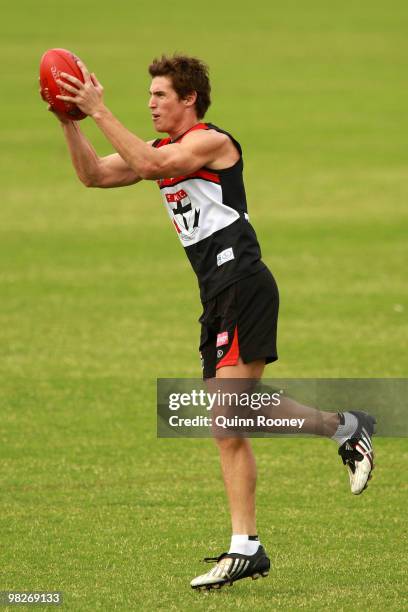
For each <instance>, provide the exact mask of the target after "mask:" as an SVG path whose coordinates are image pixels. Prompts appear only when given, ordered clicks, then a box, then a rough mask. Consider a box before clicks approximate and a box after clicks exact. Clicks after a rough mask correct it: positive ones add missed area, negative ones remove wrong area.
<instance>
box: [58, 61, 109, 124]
mask: <svg viewBox="0 0 408 612" xmlns="http://www.w3.org/2000/svg"><path fill="white" fill-rule="evenodd" d="M78 66H79V68H80V70H81V72H82V74H83V77H84V83H82V82H81V81H80V80H79V79H77V78H76V77H74V76H72V75H71V74H67V73H66V72H61V74H60V77H62V78H63V79H64V80H62V79H61V78H59V79H57V83H58V85H61V87H63V88H64V89H65V90H66V91H69V92H70V93H72V94H73V95H72V96H57V98H59V99H60V100H64V101H65V102H72V103H74V104H76V105H77V106H78V107H79V108H80V109H81V111H82V112H83V113H86V114H87V115H89V116H90V117H92V115H93V114H94V113H96V112H97V111H98V110H100V109H101V108H103V106H104V104H103V87H102V85H101V84H100V82H99V81H98V79H97V78H96V76H95V74H94V73H93V72H92V73H90V72H89V71H88V68H87V67H86V66H85V64H83V63H82V62H81V61H78Z"/></svg>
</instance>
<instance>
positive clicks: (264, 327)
mask: <svg viewBox="0 0 408 612" xmlns="http://www.w3.org/2000/svg"><path fill="white" fill-rule="evenodd" d="M278 310H279V293H278V287H277V285H276V282H275V279H274V278H273V276H272V274H271V273H270V271H269V270H268V268H266V267H265V269H264V270H261V271H260V272H256V274H253V275H252V276H247V277H246V278H244V279H242V280H239V281H238V282H236V283H234V284H233V285H230V286H229V287H227V288H226V289H224V291H222V292H221V293H219V294H218V295H217V296H215V298H213V299H212V300H209V301H208V302H205V304H204V312H203V314H202V315H201V317H200V319H199V322H200V323H201V338H200V353H201V361H202V366H203V377H204V378H212V377H213V376H215V372H216V370H217V369H218V368H222V367H223V366H227V365H236V364H237V363H238V358H239V357H241V359H242V361H243V362H244V363H251V362H252V361H256V360H257V359H265V363H271V362H272V361H276V360H277V358H278V355H277V351H276V334H277V323H278Z"/></svg>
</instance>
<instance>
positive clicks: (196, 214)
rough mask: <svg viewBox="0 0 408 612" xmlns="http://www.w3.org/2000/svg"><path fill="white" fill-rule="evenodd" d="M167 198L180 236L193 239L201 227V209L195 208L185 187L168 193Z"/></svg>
mask: <svg viewBox="0 0 408 612" xmlns="http://www.w3.org/2000/svg"><path fill="white" fill-rule="evenodd" d="M166 200H167V203H168V205H169V207H170V210H171V211H172V213H173V223H174V225H175V228H176V230H177V233H178V234H179V236H180V238H182V239H183V240H193V238H194V236H195V235H196V233H197V232H198V228H199V225H198V222H199V220H200V209H199V208H193V206H192V205H191V200H190V198H189V197H188V195H187V193H186V192H185V191H184V189H180V190H179V191H177V192H176V193H166Z"/></svg>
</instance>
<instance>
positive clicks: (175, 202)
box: [153, 123, 265, 302]
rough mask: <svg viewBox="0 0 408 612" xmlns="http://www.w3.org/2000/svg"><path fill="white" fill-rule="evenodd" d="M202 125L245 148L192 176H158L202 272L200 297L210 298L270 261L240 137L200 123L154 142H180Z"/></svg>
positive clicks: (183, 241) (176, 223) (165, 199)
mask: <svg viewBox="0 0 408 612" xmlns="http://www.w3.org/2000/svg"><path fill="white" fill-rule="evenodd" d="M199 129H201V130H208V129H213V130H217V131H219V132H222V133H224V134H227V135H228V136H229V137H230V138H231V140H232V141H233V143H234V145H235V146H236V148H237V150H238V152H239V154H240V157H239V160H238V161H237V162H236V164H234V166H231V167H230V168H226V169H223V170H213V169H209V168H200V169H199V170H198V171H197V172H194V173H192V174H189V175H188V176H178V177H175V178H168V179H159V180H158V181H157V183H158V185H159V187H160V191H161V194H162V198H163V202H164V204H165V206H166V208H167V211H168V214H169V216H170V219H171V221H172V223H173V225H174V227H175V229H176V232H177V234H178V237H179V239H180V241H181V244H182V245H183V247H184V249H185V251H186V254H187V256H188V258H189V260H190V263H191V265H192V267H193V269H194V271H195V272H196V274H197V278H198V283H199V286H200V295H201V300H202V301H203V302H205V301H208V300H209V299H211V298H213V297H215V296H216V295H217V294H218V293H220V292H221V291H222V290H223V289H225V288H226V287H227V286H228V285H230V284H232V283H234V282H236V281H237V280H239V279H241V278H245V277H246V276H250V275H251V274H254V273H255V272H258V271H259V270H262V269H263V268H264V267H265V265H264V264H263V263H262V262H261V252H260V248H259V244H258V241H257V239H256V235H255V232H254V230H253V228H252V226H251V225H250V223H249V219H248V214H247V203H246V196H245V188H244V183H243V178H242V170H243V161H242V150H241V147H240V145H239V143H238V142H237V141H236V140H235V139H234V138H232V136H231V135H230V134H228V133H227V132H224V131H223V130H220V129H219V128H217V127H216V126H214V125H212V124H210V123H199V124H197V125H194V126H193V127H192V128H191V129H190V130H188V132H186V133H185V134H183V135H182V136H180V137H179V138H177V139H176V140H174V141H172V140H171V139H170V138H164V139H161V140H156V141H155V142H154V143H153V146H154V147H162V146H166V145H177V144H178V143H180V142H181V141H182V139H183V138H184V136H185V135H186V134H188V133H189V132H191V131H193V130H199Z"/></svg>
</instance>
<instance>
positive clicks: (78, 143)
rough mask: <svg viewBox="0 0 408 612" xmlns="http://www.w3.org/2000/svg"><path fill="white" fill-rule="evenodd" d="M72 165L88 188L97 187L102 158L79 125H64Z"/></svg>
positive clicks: (72, 123) (71, 123)
mask: <svg viewBox="0 0 408 612" xmlns="http://www.w3.org/2000/svg"><path fill="white" fill-rule="evenodd" d="M62 127H63V130H64V136H65V139H66V141H67V145H68V149H69V152H70V155H71V160H72V164H73V166H74V168H75V171H76V173H77V175H78V178H79V179H80V181H81V182H82V183H83V184H84V185H86V186H87V187H93V186H97V185H98V182H99V174H100V158H99V157H98V155H97V153H96V152H95V149H94V148H93V146H92V145H91V143H90V142H89V141H88V140H87V138H85V136H84V135H83V134H82V132H81V130H80V128H79V126H78V125H77V123H75V122H73V121H70V122H69V123H63V124H62Z"/></svg>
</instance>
